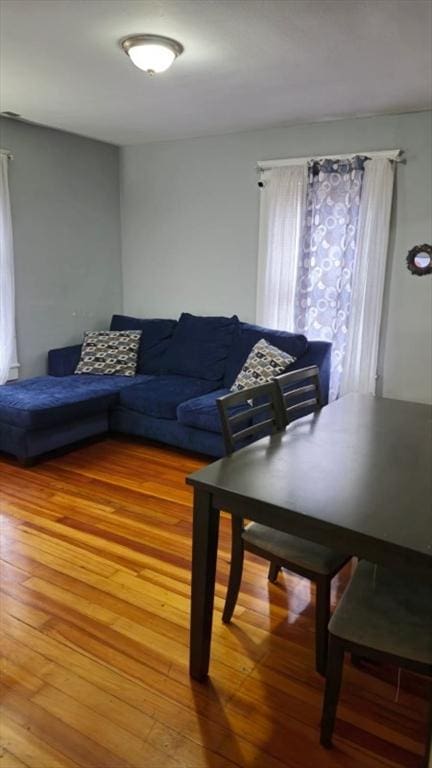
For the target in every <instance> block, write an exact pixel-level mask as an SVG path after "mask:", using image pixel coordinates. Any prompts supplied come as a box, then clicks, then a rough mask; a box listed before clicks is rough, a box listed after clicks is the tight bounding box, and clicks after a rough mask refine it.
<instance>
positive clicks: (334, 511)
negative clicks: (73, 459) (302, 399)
mask: <svg viewBox="0 0 432 768" xmlns="http://www.w3.org/2000/svg"><path fill="white" fill-rule="evenodd" d="M187 482H188V483H189V484H190V485H192V486H193V488H194V509H193V552H192V605H191V625H190V674H191V676H192V677H193V678H195V679H196V680H203V679H204V678H205V677H206V676H207V674H208V669H209V660H210V645H211V631H212V617H213V601H214V589H215V574H216V558H217V547H218V531H219V516H220V511H221V510H225V511H227V512H229V513H231V514H232V515H239V516H241V517H244V518H247V519H248V520H254V521H256V522H259V523H262V524H264V525H269V526H271V527H273V528H276V529H278V530H280V531H286V532H289V533H293V534H296V535H298V536H301V537H302V538H304V539H308V540H310V541H314V542H317V543H320V544H324V545H327V546H331V547H332V548H333V549H337V550H340V551H341V552H349V553H351V554H353V555H356V556H358V557H361V558H366V559H367V560H370V561H371V562H374V563H377V564H378V565H383V566H387V567H390V568H395V569H407V571H409V574H410V578H412V579H415V578H432V408H431V407H430V406H428V405H423V404H419V403H410V402H405V401H400V400H392V399H387V398H378V397H373V396H367V395H347V396H346V397H343V398H341V399H340V400H337V401H336V402H333V403H331V404H330V405H328V406H326V407H325V408H323V409H322V410H321V411H320V412H319V413H317V414H314V415H310V416H306V417H304V418H302V419H299V420H298V421H295V422H293V423H292V424H291V425H290V426H289V427H288V428H287V429H286V431H284V432H279V433H276V434H274V435H272V436H269V437H264V438H262V439H261V440H258V441H257V442H255V443H253V444H252V445H249V446H247V447H245V448H242V449H241V450H239V451H237V452H236V453H234V454H233V455H231V456H229V457H226V458H223V459H220V460H218V461H215V462H214V463H212V464H210V465H209V466H207V467H205V468H204V469H201V470H199V471H197V472H194V473H193V474H191V475H189V477H188V478H187ZM413 587H414V582H413Z"/></svg>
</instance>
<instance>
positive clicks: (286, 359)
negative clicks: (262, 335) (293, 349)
mask: <svg viewBox="0 0 432 768" xmlns="http://www.w3.org/2000/svg"><path fill="white" fill-rule="evenodd" d="M295 360H296V358H295V357H293V356H292V355H289V354H288V352H282V350H281V349H278V348H277V347H273V346H272V344H269V343H268V342H267V341H266V340H265V339H260V340H259V341H258V342H257V343H256V344H255V346H254V347H252V349H251V351H250V353H249V355H248V358H247V360H246V362H245V364H244V366H243V368H242V369H241V371H240V373H239V374H238V376H237V378H236V380H235V382H234V384H233V385H232V387H231V392H237V391H239V390H240V389H247V388H248V387H254V386H256V384H265V383H266V382H267V381H271V380H272V379H274V378H275V376H279V374H280V373H283V371H284V370H285V368H288V366H289V365H291V363H294V362H295Z"/></svg>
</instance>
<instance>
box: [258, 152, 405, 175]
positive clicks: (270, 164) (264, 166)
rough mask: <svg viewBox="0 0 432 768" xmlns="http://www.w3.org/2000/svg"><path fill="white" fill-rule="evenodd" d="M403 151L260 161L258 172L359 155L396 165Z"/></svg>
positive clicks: (351, 153) (345, 158)
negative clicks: (390, 161) (378, 158)
mask: <svg viewBox="0 0 432 768" xmlns="http://www.w3.org/2000/svg"><path fill="white" fill-rule="evenodd" d="M402 154H403V149H382V150H379V151H376V152H350V153H349V154H340V155H320V156H319V157H288V158H286V159H279V160H258V162H257V169H258V171H269V170H270V169H271V168H282V167H283V166H284V165H301V164H302V163H309V162H311V161H312V160H351V158H353V157H356V156H357V155H363V156H365V157H388V159H389V160H393V161H394V162H395V163H400V162H402V158H401V155H402Z"/></svg>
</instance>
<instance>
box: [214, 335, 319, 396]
mask: <svg viewBox="0 0 432 768" xmlns="http://www.w3.org/2000/svg"><path fill="white" fill-rule="evenodd" d="M260 339H265V340H266V341H267V342H268V343H269V344H272V345H273V346H274V347H277V348H278V349H281V350H282V351H283V352H287V353H288V354H289V355H291V356H292V357H295V358H296V360H298V359H299V358H300V357H301V356H302V355H304V353H305V352H306V349H307V346H308V341H307V339H306V336H302V335H301V334H297V333H289V332H288V331H274V330H271V329H269V328H262V327H261V326H259V325H251V324H250V323H239V329H238V333H237V334H236V335H235V337H234V340H233V344H232V347H231V351H230V354H229V356H228V360H227V364H226V370H225V378H224V385H225V386H226V387H228V388H231V387H232V385H233V383H234V381H235V380H236V378H237V375H238V373H239V371H240V370H241V368H242V367H243V365H244V363H245V362H246V359H247V357H248V355H249V353H250V351H251V349H252V347H254V346H255V344H256V343H257V342H258V341H260Z"/></svg>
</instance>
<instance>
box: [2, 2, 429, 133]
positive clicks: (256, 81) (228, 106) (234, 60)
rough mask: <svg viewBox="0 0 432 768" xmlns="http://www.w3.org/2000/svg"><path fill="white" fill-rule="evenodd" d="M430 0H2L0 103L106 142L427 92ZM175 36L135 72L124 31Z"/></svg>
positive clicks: (243, 124) (297, 116)
mask: <svg viewBox="0 0 432 768" xmlns="http://www.w3.org/2000/svg"><path fill="white" fill-rule="evenodd" d="M431 14H432V3H431V2H430V0H2V2H1V22H2V23H1V37H2V39H1V46H2V54H1V64H2V66H1V81H0V93H1V111H6V110H10V111H14V112H18V113H20V114H21V115H22V116H23V117H24V118H26V119H28V120H32V121H35V122H38V123H42V124H45V125H49V126H53V127H55V128H61V129H64V130H68V131H72V132H75V133H79V134H83V135H85V136H91V137H94V138H97V139H103V140H105V141H110V142H113V143H116V144H135V143H141V142H146V141H159V140H164V139H171V138H180V137H186V136H202V135H208V134H215V133H223V132H231V131H237V130H245V129H253V128H260V127H264V126H271V125H279V124H281V123H290V122H306V121H314V120H322V119H328V118H332V117H343V116H347V115H359V114H360V115H361V114H371V113H383V112H402V111H410V110H418V109H425V108H428V107H429V106H430V99H431V89H432V84H431V80H432V39H431V23H432V19H431ZM134 33H156V34H162V35H168V36H169V37H174V38H176V39H178V40H179V41H180V42H181V43H183V45H184V47H185V52H184V54H183V55H182V56H181V57H180V58H179V59H178V60H177V61H176V62H175V64H174V66H173V68H172V69H171V70H168V72H166V73H164V74H161V75H158V76H156V77H153V78H149V77H148V76H147V75H145V74H144V73H143V72H140V71H139V70H138V69H136V68H135V67H134V66H133V65H132V63H131V62H130V60H129V59H128V58H127V56H125V54H124V53H123V52H122V51H121V50H120V48H119V47H118V40H119V39H120V38H121V37H124V36H125V35H128V34H134Z"/></svg>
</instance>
